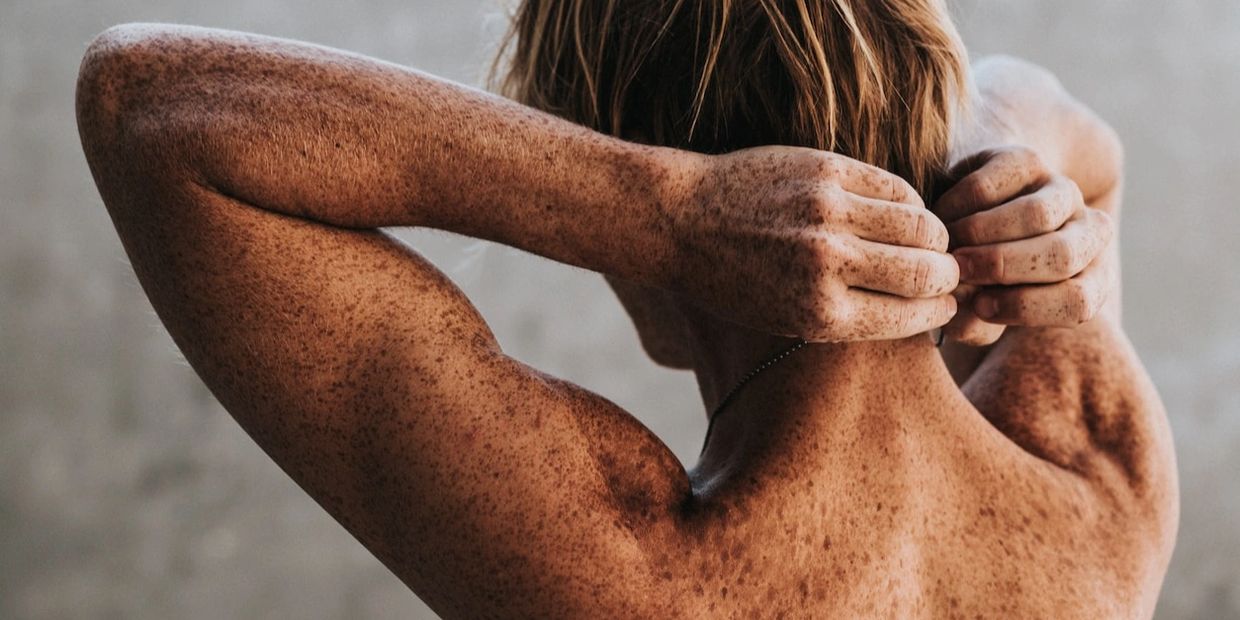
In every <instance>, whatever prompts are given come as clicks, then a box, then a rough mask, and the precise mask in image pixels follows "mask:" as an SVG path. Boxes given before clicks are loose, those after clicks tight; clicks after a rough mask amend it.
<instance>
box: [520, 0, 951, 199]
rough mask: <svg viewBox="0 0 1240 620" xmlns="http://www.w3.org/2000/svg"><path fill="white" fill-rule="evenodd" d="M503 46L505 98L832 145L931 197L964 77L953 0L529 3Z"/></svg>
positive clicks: (631, 126)
mask: <svg viewBox="0 0 1240 620" xmlns="http://www.w3.org/2000/svg"><path fill="white" fill-rule="evenodd" d="M502 51H503V53H502V54H501V57H500V58H498V59H497V64H496V67H497V68H500V67H502V66H503V65H504V63H505V62H506V63H507V71H506V72H504V74H503V75H502V78H501V80H500V82H499V88H500V90H501V92H503V93H504V94H505V95H507V96H509V97H511V98H513V99H516V100H517V101H520V102H522V103H525V104H527V105H530V106H532V107H535V108H539V109H541V110H544V111H547V112H550V113H552V114H555V115H558V116H560V117H563V118H566V119H568V120H571V121H574V122H576V123H579V124H583V125H586V126H589V127H591V128H594V129H596V130H598V131H601V132H605V133H608V134H611V135H615V136H619V137H623V138H627V139H635V140H640V141H642V142H646V143H649V144H658V145H665V146H673V147H677V148H683V149H690V150H694V151H700V152H705V153H718V152H726V151H732V150H736V149H740V148H745V147H749V146H758V145H765V144H784V145H790V146H805V147H812V148H818V149H825V150H830V151H833V152H836V153H840V154H843V155H847V156H849V157H853V158H856V159H860V160H862V161H865V162H868V163H871V164H874V165H877V166H880V167H882V168H885V169H887V170H890V171H892V172H895V173H897V174H899V175H900V176H902V177H904V178H905V179H907V180H908V181H909V182H910V183H912V184H913V186H914V187H916V188H918V190H919V191H921V192H922V193H923V194H926V193H927V192H928V191H929V189H930V186H931V184H932V183H933V182H934V181H935V180H936V179H937V178H938V175H940V174H942V172H943V168H944V166H945V165H946V159H947V155H948V148H949V140H950V126H951V123H952V120H953V116H954V115H955V114H956V110H957V108H958V106H961V105H963V102H964V100H965V97H964V96H963V95H964V92H965V83H966V79H967V75H966V70H967V60H966V57H965V52H964V47H963V45H962V44H961V43H960V40H959V37H958V35H957V34H956V31H955V28H954V26H953V25H952V23H951V20H950V19H949V17H948V16H947V12H946V9H945V7H944V6H943V4H942V0H868V1H866V0H818V1H812V0H522V2H521V3H520V5H519V6H518V7H517V9H516V11H515V13H514V15H513V20H512V27H511V30H510V31H509V33H508V36H507V38H506V39H505V42H504V44H503V48H502Z"/></svg>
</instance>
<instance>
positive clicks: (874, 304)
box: [840, 289, 956, 340]
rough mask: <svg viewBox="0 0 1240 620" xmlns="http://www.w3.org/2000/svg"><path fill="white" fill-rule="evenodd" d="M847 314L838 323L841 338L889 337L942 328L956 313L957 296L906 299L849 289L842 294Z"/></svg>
mask: <svg viewBox="0 0 1240 620" xmlns="http://www.w3.org/2000/svg"><path fill="white" fill-rule="evenodd" d="M845 304H846V306H847V308H848V313H847V317H846V320H845V322H844V324H842V325H841V326H840V328H841V329H840V331H841V335H842V336H843V337H842V338H841V340H892V339H896V338H907V337H908V336H914V335H917V334H921V333H925V332H928V331H930V330H932V329H934V328H936V327H942V326H943V325H946V324H947V322H948V321H950V320H951V318H952V316H953V315H955V314H956V299H955V298H954V297H952V296H951V295H940V296H938V297H931V298H928V299H906V298H904V297H897V296H895V295H887V294H884V293H875V292H872V291H863V290H860V289H851V290H849V291H848V292H847V293H845Z"/></svg>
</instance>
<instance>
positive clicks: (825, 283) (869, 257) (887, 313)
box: [668, 146, 958, 342]
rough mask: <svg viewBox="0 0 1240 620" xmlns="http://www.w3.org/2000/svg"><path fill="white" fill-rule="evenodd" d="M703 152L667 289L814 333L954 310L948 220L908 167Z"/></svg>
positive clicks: (716, 308)
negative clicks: (912, 180)
mask: <svg viewBox="0 0 1240 620" xmlns="http://www.w3.org/2000/svg"><path fill="white" fill-rule="evenodd" d="M704 161H705V166H704V167H703V168H700V169H699V170H700V174H699V175H697V176H696V179H697V181H698V182H697V183H696V184H695V188H696V189H695V191H693V192H691V195H690V196H689V197H688V199H687V201H686V202H685V203H684V205H683V206H682V207H681V208H677V209H675V210H674V216H673V223H674V229H675V233H674V236H675V242H676V250H675V253H674V257H675V258H674V261H673V263H674V264H675V266H676V272H675V273H674V274H670V275H669V279H670V282H669V284H668V288H669V289H672V290H673V291H674V292H676V293H680V294H682V295H685V296H686V297H688V298H689V299H691V300H693V301H696V302H698V303H699V304H700V305H701V306H703V307H704V308H706V309H708V310H710V311H712V312H715V313H716V314H718V315H720V316H721V317H723V318H725V319H728V320H732V321H734V322H737V323H740V324H743V325H746V326H749V327H752V328H754V329H759V330H762V331H765V332H768V333H772V334H779V335H784V336H796V337H802V338H806V339H808V340H812V341H837V342H838V341H849V340H870V339H892V338H901V337H905V336H910V335H913V334H917V333H921V332H925V331H929V330H931V329H933V328H936V327H940V326H942V325H944V324H946V323H947V321H948V320H949V319H950V318H951V317H952V315H953V314H955V311H956V302H955V299H954V298H953V297H952V296H951V294H950V293H951V291H952V290H953V289H954V288H956V285H957V284H958V281H957V280H958V272H957V267H956V261H955V260H954V259H953V258H952V257H951V256H950V255H948V254H946V253H945V252H946V250H947V243H948V236H947V229H946V228H945V227H944V226H943V224H942V223H941V222H940V221H939V220H938V218H936V217H935V216H934V215H933V214H932V213H930V211H929V210H927V209H926V208H925V206H924V205H923V203H922V202H921V199H920V197H918V195H917V193H916V192H915V191H914V190H913V188H912V187H911V186H909V184H908V183H906V182H905V181H904V180H903V179H901V178H899V177H898V176H896V175H893V174H891V173H888V172H885V171H883V170H881V169H879V168H876V167H874V166H870V165H867V164H864V163H861V162H858V161H855V160H852V159H849V158H847V157H843V156H841V155H837V154H834V153H828V152H823V151H817V150H812V149H806V148H795V147H778V146H772V147H759V148H753V149H746V150H742V151H737V152H734V153H729V154H725V155H712V156H706V157H705V159H704Z"/></svg>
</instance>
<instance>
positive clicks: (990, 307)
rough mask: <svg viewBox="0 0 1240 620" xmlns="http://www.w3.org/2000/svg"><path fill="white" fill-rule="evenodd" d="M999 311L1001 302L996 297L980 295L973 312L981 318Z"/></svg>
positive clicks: (992, 315)
mask: <svg viewBox="0 0 1240 620" xmlns="http://www.w3.org/2000/svg"><path fill="white" fill-rule="evenodd" d="M998 312H999V304H998V302H996V301H995V298H994V297H978V298H977V299H976V300H975V301H974V302H973V314H976V315H977V317H978V318H980V319H989V318H992V317H994V316H995V314H997V313H998Z"/></svg>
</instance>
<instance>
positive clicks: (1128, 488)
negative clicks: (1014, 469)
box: [962, 318, 1176, 542]
mask: <svg viewBox="0 0 1240 620" xmlns="http://www.w3.org/2000/svg"><path fill="white" fill-rule="evenodd" d="M962 389H963V391H964V392H965V394H966V395H967V396H968V398H969V400H970V401H971V402H973V404H974V405H975V406H976V407H977V409H978V410H979V411H980V412H982V414H983V415H985V416H986V418H987V419H988V420H990V422H991V423H992V424H994V426H995V427H996V428H997V429H998V430H999V431H1001V432H1002V433H1003V434H1004V435H1006V436H1007V437H1008V438H1009V439H1011V440H1012V442H1013V443H1014V444H1016V445H1017V446H1019V447H1020V448H1022V449H1024V450H1025V451H1026V452H1029V453H1031V454H1033V455H1035V456H1037V457H1039V458H1041V459H1043V460H1046V461H1049V462H1051V463H1053V464H1055V465H1057V466H1058V467H1060V468H1062V469H1064V470H1067V471H1070V472H1073V473H1074V474H1076V475H1078V476H1080V477H1082V478H1083V479H1085V480H1087V481H1089V482H1090V483H1091V484H1092V485H1093V487H1094V488H1095V489H1096V490H1098V491H1099V492H1101V493H1102V496H1103V497H1106V498H1107V500H1108V501H1111V502H1116V504H1115V505H1116V506H1118V507H1119V508H1120V509H1121V511H1122V512H1124V513H1126V514H1128V515H1129V516H1131V517H1133V519H1134V520H1133V521H1131V522H1130V525H1135V524H1139V523H1144V524H1146V525H1148V526H1150V527H1151V528H1152V529H1153V530H1155V531H1157V532H1158V533H1159V534H1160V535H1161V536H1162V537H1163V538H1161V540H1163V541H1164V542H1166V541H1167V540H1169V539H1168V538H1166V537H1167V536H1168V534H1169V533H1170V534H1171V537H1173V534H1174V521H1175V512H1176V509H1175V502H1176V481H1175V480H1176V478H1175V476H1176V474H1175V462H1174V454H1173V448H1172V443H1171V434H1170V429H1169V426H1168V424H1167V419H1166V412H1165V411H1164V409H1163V405H1162V402H1161V400H1160V399H1159V397H1158V394H1157V392H1156V391H1155V389H1154V386H1153V384H1152V383H1151V381H1150V379H1149V376H1148V375H1147V374H1146V372H1145V369H1144V368H1143V367H1142V365H1141V362H1140V360H1138V359H1137V355H1136V352H1135V351H1134V350H1133V349H1132V345H1131V344H1130V343H1129V342H1128V339H1127V338H1126V337H1125V336H1124V334H1123V332H1122V331H1121V330H1120V328H1119V326H1118V325H1117V324H1116V323H1115V322H1114V321H1111V320H1108V319H1105V318H1096V319H1094V320H1092V321H1090V322H1088V323H1086V324H1084V325H1082V326H1080V327H1076V328H1011V329H1009V330H1008V331H1007V333H1005V334H1004V336H1003V338H1002V339H1000V341H999V343H998V344H996V345H995V347H994V349H993V350H992V351H991V352H990V354H989V355H988V356H987V358H986V360H985V361H984V362H983V363H982V365H981V367H979V368H978V370H977V372H976V373H975V374H974V375H973V376H972V377H971V378H970V379H969V381H968V382H967V383H965V385H964V386H963V387H962Z"/></svg>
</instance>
